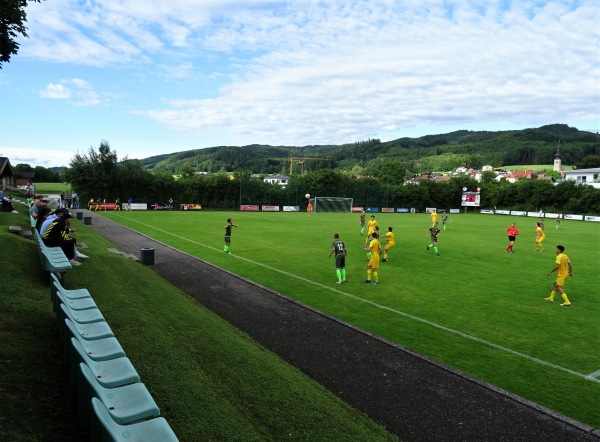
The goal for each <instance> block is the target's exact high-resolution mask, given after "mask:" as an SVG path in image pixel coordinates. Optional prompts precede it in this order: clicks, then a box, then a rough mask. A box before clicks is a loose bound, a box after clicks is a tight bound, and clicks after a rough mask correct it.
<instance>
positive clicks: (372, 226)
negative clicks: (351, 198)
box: [365, 215, 377, 245]
mask: <svg viewBox="0 0 600 442" xmlns="http://www.w3.org/2000/svg"><path fill="white" fill-rule="evenodd" d="M375 227H377V221H375V215H371V219H370V220H369V221H367V239H366V240H365V245H367V244H368V242H369V241H370V239H371V234H372V233H373V232H375V231H376V230H375Z"/></svg>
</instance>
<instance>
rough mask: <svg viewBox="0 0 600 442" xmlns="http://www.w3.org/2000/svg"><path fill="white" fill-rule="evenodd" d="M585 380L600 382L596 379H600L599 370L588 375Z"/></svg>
mask: <svg viewBox="0 0 600 442" xmlns="http://www.w3.org/2000/svg"><path fill="white" fill-rule="evenodd" d="M585 378H586V379H590V380H592V381H597V382H600V381H599V380H598V379H596V378H600V370H597V371H595V372H593V373H590V374H588V375H587V376H586V377H585Z"/></svg>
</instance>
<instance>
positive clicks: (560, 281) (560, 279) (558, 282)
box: [555, 276, 567, 287]
mask: <svg viewBox="0 0 600 442" xmlns="http://www.w3.org/2000/svg"><path fill="white" fill-rule="evenodd" d="M566 279H567V277H566V276H557V277H556V282H555V284H556V285H558V286H560V287H562V286H563V285H565V281H566Z"/></svg>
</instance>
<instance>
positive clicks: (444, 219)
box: [442, 212, 448, 230]
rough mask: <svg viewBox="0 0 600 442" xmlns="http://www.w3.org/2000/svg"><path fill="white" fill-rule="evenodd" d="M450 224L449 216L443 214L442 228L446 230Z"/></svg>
mask: <svg viewBox="0 0 600 442" xmlns="http://www.w3.org/2000/svg"><path fill="white" fill-rule="evenodd" d="M447 222H448V214H447V213H446V212H444V213H442V228H443V229H444V230H446V223H447Z"/></svg>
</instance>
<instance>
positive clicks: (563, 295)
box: [560, 293, 570, 304]
mask: <svg viewBox="0 0 600 442" xmlns="http://www.w3.org/2000/svg"><path fill="white" fill-rule="evenodd" d="M560 296H561V297H562V299H564V301H565V304H570V302H569V298H567V294H566V293H561V294H560Z"/></svg>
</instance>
